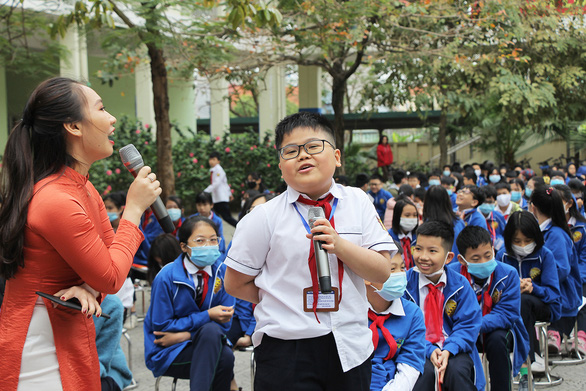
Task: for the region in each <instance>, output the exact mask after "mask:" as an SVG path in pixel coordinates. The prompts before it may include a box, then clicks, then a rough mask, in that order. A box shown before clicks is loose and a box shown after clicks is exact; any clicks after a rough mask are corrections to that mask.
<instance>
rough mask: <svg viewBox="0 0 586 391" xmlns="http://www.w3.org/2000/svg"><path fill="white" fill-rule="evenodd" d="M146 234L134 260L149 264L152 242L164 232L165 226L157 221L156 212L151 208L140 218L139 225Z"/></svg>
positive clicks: (137, 262)
mask: <svg viewBox="0 0 586 391" xmlns="http://www.w3.org/2000/svg"><path fill="white" fill-rule="evenodd" d="M138 228H140V230H141V231H142V233H143V235H144V240H143V241H142V242H141V243H140V246H139V247H138V250H137V251H136V254H134V261H133V263H136V264H138V265H142V266H147V264H148V259H149V251H150V250H151V243H152V241H153V240H155V238H156V237H157V236H159V235H161V234H164V233H165V231H163V228H162V227H161V225H160V224H159V222H158V221H157V219H156V217H155V215H154V213H152V212H151V211H150V209H149V210H147V212H145V213H144V214H143V215H142V217H141V218H140V224H139V226H138Z"/></svg>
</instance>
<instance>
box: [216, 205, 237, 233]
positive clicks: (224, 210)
mask: <svg viewBox="0 0 586 391" xmlns="http://www.w3.org/2000/svg"><path fill="white" fill-rule="evenodd" d="M214 213H215V214H217V215H218V216H220V217H221V218H222V219H223V220H224V221H225V222H227V223H228V224H230V225H231V226H233V227H236V223H238V222H237V221H236V220H234V217H232V214H231V213H230V204H228V203H227V202H216V203H215V204H214Z"/></svg>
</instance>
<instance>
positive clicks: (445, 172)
mask: <svg viewBox="0 0 586 391" xmlns="http://www.w3.org/2000/svg"><path fill="white" fill-rule="evenodd" d="M443 174H444V176H450V175H451V174H452V173H451V172H449V171H448V170H446V171H444V172H443Z"/></svg>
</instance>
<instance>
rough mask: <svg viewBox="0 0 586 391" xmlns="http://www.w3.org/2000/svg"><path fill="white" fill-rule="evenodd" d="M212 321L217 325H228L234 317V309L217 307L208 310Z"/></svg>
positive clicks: (223, 306) (222, 306)
mask: <svg viewBox="0 0 586 391" xmlns="http://www.w3.org/2000/svg"><path fill="white" fill-rule="evenodd" d="M208 315H209V316H210V319H211V320H213V321H214V322H217V323H226V322H229V321H230V319H232V315H234V307H226V306H225V305H217V306H215V307H212V308H210V309H209V310H208Z"/></svg>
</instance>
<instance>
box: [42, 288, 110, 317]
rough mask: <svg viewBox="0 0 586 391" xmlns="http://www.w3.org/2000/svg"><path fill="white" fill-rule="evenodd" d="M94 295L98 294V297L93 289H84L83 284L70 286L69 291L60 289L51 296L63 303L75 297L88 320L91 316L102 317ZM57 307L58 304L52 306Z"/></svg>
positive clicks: (100, 308)
mask: <svg viewBox="0 0 586 391" xmlns="http://www.w3.org/2000/svg"><path fill="white" fill-rule="evenodd" d="M90 289H91V288H90ZM95 293H98V295H99V292H96V291H94V290H93V289H91V290H88V289H86V288H85V284H84V285H80V286H72V287H71V288H69V289H61V290H60V291H59V292H57V293H55V294H54V295H53V296H56V297H58V298H60V299H61V300H63V301H67V300H69V299H71V298H74V297H75V298H76V299H77V300H79V304H81V312H82V313H83V314H84V315H86V316H87V317H88V319H89V318H91V317H92V315H96V316H97V317H100V316H101V315H102V307H100V304H99V303H98V300H96V295H95ZM58 305H59V304H53V306H54V307H57V306H58Z"/></svg>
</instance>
